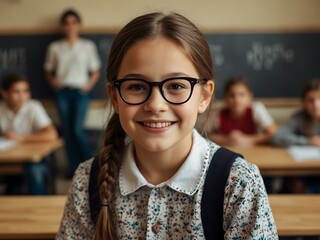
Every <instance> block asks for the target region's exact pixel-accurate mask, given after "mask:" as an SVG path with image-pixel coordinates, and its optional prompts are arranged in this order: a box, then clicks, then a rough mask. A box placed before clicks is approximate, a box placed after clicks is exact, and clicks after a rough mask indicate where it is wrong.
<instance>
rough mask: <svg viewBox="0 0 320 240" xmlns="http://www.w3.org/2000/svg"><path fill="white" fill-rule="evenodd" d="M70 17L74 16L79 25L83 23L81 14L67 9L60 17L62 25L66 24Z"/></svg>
mask: <svg viewBox="0 0 320 240" xmlns="http://www.w3.org/2000/svg"><path fill="white" fill-rule="evenodd" d="M69 16H74V17H75V18H76V19H77V21H78V23H81V17H80V14H79V13H78V12H77V11H76V10H73V9H67V10H66V11H64V12H63V13H62V15H61V17H60V25H63V24H65V22H66V20H67V17H69Z"/></svg>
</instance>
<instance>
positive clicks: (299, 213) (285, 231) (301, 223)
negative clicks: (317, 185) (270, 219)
mask: <svg viewBox="0 0 320 240" xmlns="http://www.w3.org/2000/svg"><path fill="white" fill-rule="evenodd" d="M269 201H270V205H271V208H272V212H273V216H274V218H275V221H276V225H277V228H278V234H279V235H280V236H320V195H270V196H269Z"/></svg>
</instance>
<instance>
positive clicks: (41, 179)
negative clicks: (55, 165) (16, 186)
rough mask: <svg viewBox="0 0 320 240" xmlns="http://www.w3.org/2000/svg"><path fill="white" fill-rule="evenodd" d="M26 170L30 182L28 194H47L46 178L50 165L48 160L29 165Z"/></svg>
mask: <svg viewBox="0 0 320 240" xmlns="http://www.w3.org/2000/svg"><path fill="white" fill-rule="evenodd" d="M25 169H26V175H27V176H26V177H27V182H28V194H31V195H44V194H46V193H47V191H46V176H47V173H48V165H47V162H46V160H45V159H44V160H42V161H41V162H38V163H27V164H26V166H25Z"/></svg>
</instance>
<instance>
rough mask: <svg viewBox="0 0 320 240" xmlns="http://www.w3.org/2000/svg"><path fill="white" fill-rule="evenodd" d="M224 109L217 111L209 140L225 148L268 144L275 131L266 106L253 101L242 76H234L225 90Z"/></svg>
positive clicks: (227, 83) (249, 89)
mask: <svg viewBox="0 0 320 240" xmlns="http://www.w3.org/2000/svg"><path fill="white" fill-rule="evenodd" d="M223 94H224V103H225V105H224V107H223V108H222V109H221V110H220V111H219V112H218V115H217V118H216V123H215V130H214V133H213V134H212V135H211V136H210V139H211V140H212V141H214V142H215V143H217V144H219V145H222V146H226V145H232V146H252V145H256V144H263V143H268V142H269V140H270V139H271V137H272V136H273V134H274V133H275V131H276V126H275V123H274V120H273V119H272V117H271V116H270V114H269V113H268V111H267V109H266V108H265V106H264V105H263V104H262V103H260V102H253V94H252V91H251V88H250V86H249V84H248V82H247V80H246V79H245V78H244V77H242V76H234V77H231V78H230V79H229V80H228V81H227V82H226V85H225V87H224V91H223Z"/></svg>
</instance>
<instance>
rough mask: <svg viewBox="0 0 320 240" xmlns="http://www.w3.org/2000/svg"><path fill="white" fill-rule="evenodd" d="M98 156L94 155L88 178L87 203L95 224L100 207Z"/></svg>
mask: <svg viewBox="0 0 320 240" xmlns="http://www.w3.org/2000/svg"><path fill="white" fill-rule="evenodd" d="M99 170H100V166H99V156H96V157H95V158H94V159H93V161H92V165H91V170H90V179H89V205H90V212H91V220H92V221H93V222H94V223H95V224H96V223H97V219H98V215H99V212H100V209H101V201H100V194H99V184H98V176H99Z"/></svg>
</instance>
